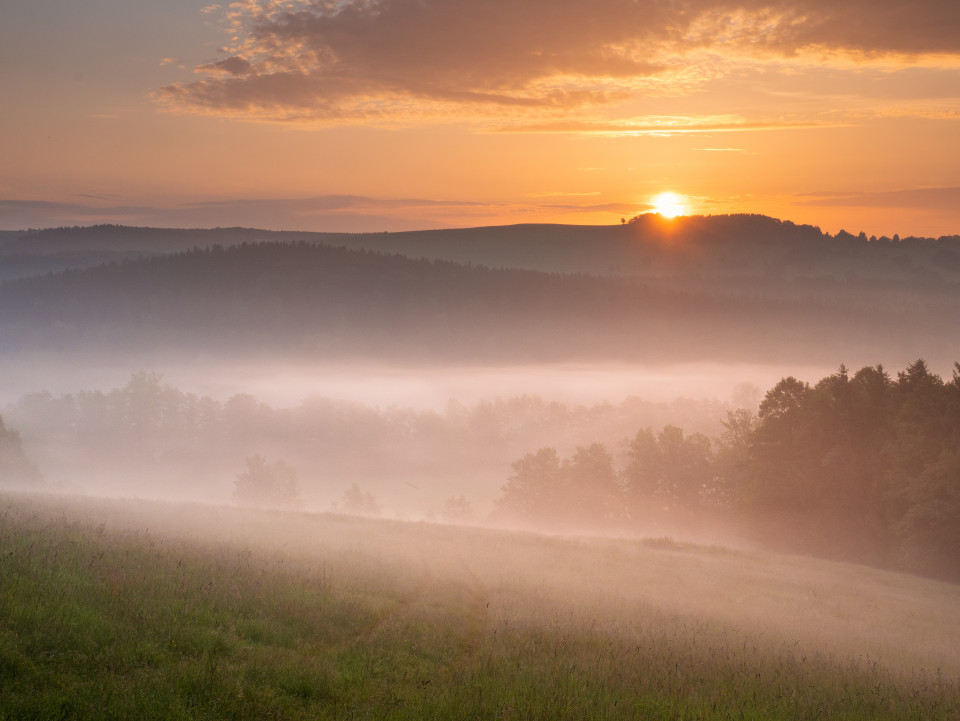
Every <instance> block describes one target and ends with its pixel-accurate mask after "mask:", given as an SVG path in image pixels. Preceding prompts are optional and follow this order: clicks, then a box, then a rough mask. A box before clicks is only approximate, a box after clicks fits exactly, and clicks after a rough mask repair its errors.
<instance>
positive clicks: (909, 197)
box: [797, 187, 960, 210]
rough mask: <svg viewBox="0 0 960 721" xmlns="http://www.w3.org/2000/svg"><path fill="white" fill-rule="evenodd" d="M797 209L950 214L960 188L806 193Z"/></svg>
mask: <svg viewBox="0 0 960 721" xmlns="http://www.w3.org/2000/svg"><path fill="white" fill-rule="evenodd" d="M797 197H798V198H799V199H800V200H799V202H798V203H797V204H798V205H809V206H823V207H845V208H904V209H917V210H952V209H954V208H956V207H957V206H958V205H960V187H957V188H911V189H906V190H892V191H886V192H873V193H870V192H863V193H830V192H823V193H807V194H804V195H799V196H797Z"/></svg>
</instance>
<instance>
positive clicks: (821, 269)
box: [0, 215, 960, 283]
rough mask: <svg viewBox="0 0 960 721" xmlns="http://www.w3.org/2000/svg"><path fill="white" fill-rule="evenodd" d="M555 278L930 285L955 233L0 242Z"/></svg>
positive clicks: (140, 232)
mask: <svg viewBox="0 0 960 721" xmlns="http://www.w3.org/2000/svg"><path fill="white" fill-rule="evenodd" d="M299 241H304V242H308V243H311V244H327V245H335V246H340V247H345V248H351V249H355V250H373V251H377V252H383V253H389V254H394V253H396V254H400V255H405V256H408V257H411V258H426V259H430V260H450V261H455V262H458V263H465V264H466V263H469V264H474V265H485V266H489V267H491V268H523V269H528V270H543V271H549V272H562V273H576V272H587V273H599V274H629V275H639V276H651V275H656V276H660V275H664V274H669V275H677V274H681V275H689V274H691V273H695V274H697V275H698V276H701V277H708V278H714V277H722V278H729V277H735V276H749V277H754V278H761V277H765V278H776V279H782V278H784V277H811V276H816V277H833V278H847V277H856V278H873V279H894V280H897V281H914V282H923V283H926V282H930V281H931V280H937V279H946V280H951V279H957V278H960V236H944V237H941V238H937V239H933V238H903V239H901V238H899V237H897V236H893V237H892V238H887V237H882V238H868V237H867V236H865V235H862V234H861V235H851V234H848V233H844V232H840V233H838V234H837V235H829V234H826V233H823V232H821V231H820V229H819V228H815V227H813V226H809V225H796V224H794V223H791V222H789V221H780V220H777V219H774V218H769V217H766V216H761V215H724V216H690V217H681V218H675V219H672V220H668V219H664V218H661V217H660V216H658V215H640V216H637V217H636V218H633V219H632V220H631V221H630V222H629V223H626V224H624V225H616V226H572V225H510V226H496V227H486V228H463V229H446V230H430V231H411V232H401V233H362V234H345V233H307V232H276V231H266V230H256V229H249V228H215V229H208V230H201V229H163V228H128V227H123V226H115V225H101V226H93V227H88V228H54V229H48V230H38V231H24V232H23V233H19V234H16V233H6V234H4V235H3V236H0V280H5V279H12V278H17V277H24V276H27V275H35V274H40V273H44V272H47V271H51V270H64V269H67V268H77V267H89V266H92V265H98V264H100V263H104V262H108V261H112V260H120V259H124V258H139V257H148V256H154V255H158V254H166V253H172V252H178V251H184V250H190V249H193V248H209V247H212V246H214V245H222V246H231V245H237V244H241V243H257V242H299Z"/></svg>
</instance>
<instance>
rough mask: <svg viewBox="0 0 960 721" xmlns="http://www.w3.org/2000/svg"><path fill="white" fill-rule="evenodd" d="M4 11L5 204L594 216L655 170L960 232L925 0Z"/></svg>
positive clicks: (111, 3) (75, 210)
mask: <svg viewBox="0 0 960 721" xmlns="http://www.w3.org/2000/svg"><path fill="white" fill-rule="evenodd" d="M2 13H3V16H4V20H5V22H4V23H2V24H0V62H2V64H3V67H4V69H5V70H6V71H7V72H6V73H5V74H4V77H3V78H2V79H0V82H2V89H3V91H4V96H5V98H6V100H7V102H6V112H5V113H4V116H3V117H2V118H0V132H2V133H3V137H4V138H5V139H6V143H5V146H6V147H5V153H4V154H5V157H4V161H5V162H4V163H3V165H2V166H0V228H3V229H7V230H16V229H23V228H30V227H56V226H63V225H74V224H81V225H85V224H97V223H121V224H130V225H137V226H171V227H200V226H203V227H206V226H209V227H228V226H244V227H263V228H269V229H298V230H309V231H331V232H378V231H384V230H386V231H396V230H412V229H427V228H446V227H471V226H482V225H502V224H514V223H527V222H533V223H562V224H577V225H583V224H601V225H603V224H612V223H618V222H619V221H620V219H621V218H624V217H626V218H629V217H633V216H634V215H637V214H640V213H644V212H648V211H653V210H655V209H656V206H657V202H656V200H655V198H656V197H657V196H658V195H659V194H661V193H665V192H673V193H675V194H676V195H677V196H678V197H680V198H682V199H683V205H684V212H686V213H692V214H704V215H714V214H728V213H758V214H763V215H768V216H770V217H775V218H780V219H789V220H791V221H793V222H796V223H801V224H809V225H815V226H819V227H821V228H823V229H824V230H825V231H828V232H831V233H836V232H838V231H839V230H841V229H845V230H847V231H848V232H854V233H859V232H860V231H863V232H865V233H867V234H868V235H878V236H879V235H883V234H886V235H892V234H894V233H896V234H899V235H901V236H910V235H913V236H924V237H938V236H941V235H952V234H956V233H958V232H960V170H958V168H957V165H956V163H955V162H954V159H955V158H957V157H960V132H958V127H960V90H958V88H960V41H958V38H960V6H957V5H945V4H943V3H942V2H938V1H937V0H925V1H924V2H921V3H920V4H918V5H914V6H911V7H910V9H909V10H907V9H904V6H902V4H901V3H898V2H894V0H881V2H879V3H877V4H876V6H875V7H872V9H871V11H870V12H869V13H866V12H861V11H860V10H858V9H857V8H856V7H847V6H845V5H840V6H837V5H835V4H833V3H826V2H823V1H822V0H795V1H794V2H779V1H777V2H771V3H767V4H766V5H762V6H756V5H755V4H752V3H743V2H736V1H734V2H730V3H721V2H718V1H717V0H697V1H696V2H690V3H680V4H677V3H672V2H664V1H661V0H644V1H643V2H636V3H632V2H631V3H627V2H621V0H602V2H597V3H590V4H587V3H569V4H564V5H562V6H560V7H557V6H556V5H555V4H554V3H551V2H547V0H530V1H529V2H527V3H524V4H516V3H511V2H505V1H500V0H494V1H493V2H490V1H489V0H485V1H484V2H479V1H478V0H468V1H467V2H463V3H459V4H458V5H457V6H456V7H447V6H446V5H445V4H443V3H436V2H424V3H406V2H402V1H401V0H378V2H373V3H368V2H355V1H353V0H344V1H343V2H337V3H327V2H320V1H319V0H287V1H285V2H275V1H273V0H270V1H267V0H244V1H243V2H230V3H226V2H225V3H210V2H209V1H208V0H202V1H201V0H177V2H174V3H168V4H165V5H164V6H163V7H159V6H158V7H151V8H145V7H142V8H141V7H133V6H130V5H129V4H126V3H121V2H119V0H107V1H106V2H104V3H100V4H98V5H97V6H96V7H84V8H81V7H78V6H75V5H73V4H70V3H66V2H63V1H62V0H44V1H43V2H38V3H15V4H14V5H13V6H12V7H9V8H6V9H4V10H3V11H2ZM669 212H670V213H674V211H669Z"/></svg>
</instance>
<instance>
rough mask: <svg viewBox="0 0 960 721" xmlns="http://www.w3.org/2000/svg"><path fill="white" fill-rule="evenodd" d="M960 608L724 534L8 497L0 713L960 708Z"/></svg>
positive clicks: (748, 714) (867, 715)
mask: <svg viewBox="0 0 960 721" xmlns="http://www.w3.org/2000/svg"><path fill="white" fill-rule="evenodd" d="M958 612H960V590H958V588H957V587H954V586H949V585H945V584H935V583H932V582H929V581H923V580H919V579H912V578H910V577H907V576H899V575H895V574H884V573H882V572H877V571H873V570H868V569H860V568H857V567H854V566H842V565H839V564H823V563H819V562H815V561H808V560H805V559H797V558H789V557H777V556H768V555H764V554H754V553H742V552H736V551H724V550H723V549H715V548H711V549H699V548H696V547H691V546H685V545H680V544H666V543H662V542H660V543H654V544H653V547H651V546H649V545H645V544H643V543H636V542H629V541H616V540H603V541H591V540H587V539H556V538H545V537H540V536H534V535H524V534H509V533H503V532H491V531H484V530H479V529H457V528H450V527H442V526H433V525H428V524H404V523H399V522H390V521H371V520H360V519H349V518H344V517H338V516H330V515H321V516H317V515H309V514H294V513H287V514H283V513H266V512H264V513H257V512H253V511H240V510H231V509H220V508H213V507H200V506H194V507H191V506H173V505H159V504H139V503H134V502H103V501H90V500H68V499H56V498H41V497H27V496H15V495H5V496H0V719H67V718H77V719H87V718H90V719H112V718H117V719H121V718H122V719H129V718H143V719H152V718H156V719H161V718H162V719H178V718H182V719H205V718H210V719H214V718H216V719H220V718H236V719H246V718H251V719H254V718H256V719H261V718H282V719H298V718H304V719H306V718H310V719H324V718H329V719H351V718H358V719H359V718H382V719H450V718H469V719H474V718H480V719H510V718H516V719H581V718H590V719H621V718H622V719H635V718H650V719H700V718H703V719H727V718H736V719H778V718H782V719H814V718H820V719H840V718H843V719H909V718H915V719H956V718H960V683H958V674H960V650H958V649H960V643H958V641H960V639H958V635H960V630H958V629H957V624H956V623H955V621H956V615H957V613H958ZM896 620H899V623H898V624H897V625H894V621H896ZM886 623H889V624H890V625H889V626H884V625H883V624H886ZM871 626H873V627H872V628H871ZM844 631H845V633H843V632H844Z"/></svg>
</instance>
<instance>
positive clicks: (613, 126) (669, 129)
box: [494, 115, 849, 136]
mask: <svg viewBox="0 0 960 721" xmlns="http://www.w3.org/2000/svg"><path fill="white" fill-rule="evenodd" d="M848 124H849V122H847V121H843V120H824V121H809V120H794V119H770V120H763V119H756V120H750V119H747V118H744V117H742V116H739V115H650V116H644V117H640V118H624V119H620V120H547V121H541V122H533V123H522V122H518V123H514V124H512V125H500V126H499V127H496V128H494V130H495V131H496V132H504V133H588V134H594V135H612V136H630V135H636V136H639V135H657V136H669V135H683V134H694V133H737V132H745V131H761V130H802V129H807V128H823V127H842V126H845V125H848Z"/></svg>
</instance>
